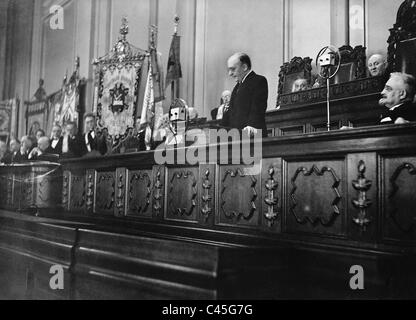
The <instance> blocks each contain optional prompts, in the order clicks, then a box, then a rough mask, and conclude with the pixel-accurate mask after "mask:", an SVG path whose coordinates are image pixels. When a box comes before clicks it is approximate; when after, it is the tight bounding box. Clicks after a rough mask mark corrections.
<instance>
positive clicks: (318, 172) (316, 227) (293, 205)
mask: <svg viewBox="0 0 416 320" xmlns="http://www.w3.org/2000/svg"><path fill="white" fill-rule="evenodd" d="M343 164H344V163H343V161H335V160H333V161H325V162H319V161H317V162H305V163H301V162H299V163H298V162H289V163H288V165H287V166H288V174H287V179H288V180H287V182H286V183H287V188H288V195H287V200H288V204H287V217H286V219H287V228H288V230H289V231H303V232H313V233H324V234H327V233H328V234H336V235H341V234H343V233H345V228H343V227H344V223H343V216H344V211H343V196H342V194H343V184H342V183H343V181H344V176H345V173H344V170H345V169H344V168H343Z"/></svg>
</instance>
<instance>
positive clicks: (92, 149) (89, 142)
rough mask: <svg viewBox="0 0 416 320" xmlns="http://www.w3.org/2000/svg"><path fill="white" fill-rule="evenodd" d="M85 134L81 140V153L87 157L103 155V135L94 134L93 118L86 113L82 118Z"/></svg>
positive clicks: (104, 148)
mask: <svg viewBox="0 0 416 320" xmlns="http://www.w3.org/2000/svg"><path fill="white" fill-rule="evenodd" d="M84 123H85V133H84V135H83V139H82V143H81V144H82V153H83V154H88V155H89V156H98V155H104V154H105V153H106V152H107V144H106V141H105V137H104V136H103V135H100V136H98V135H97V134H96V132H95V116H94V115H93V114H92V113H87V114H86V115H85V116H84Z"/></svg>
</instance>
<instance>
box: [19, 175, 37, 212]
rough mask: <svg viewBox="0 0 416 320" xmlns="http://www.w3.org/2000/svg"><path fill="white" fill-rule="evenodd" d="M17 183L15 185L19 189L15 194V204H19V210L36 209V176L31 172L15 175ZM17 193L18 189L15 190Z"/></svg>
mask: <svg viewBox="0 0 416 320" xmlns="http://www.w3.org/2000/svg"><path fill="white" fill-rule="evenodd" d="M15 179H16V180H17V183H16V184H15V185H16V186H17V188H18V190H17V192H16V193H15V195H16V197H17V199H16V198H15V201H14V204H16V203H19V209H24V208H31V207H34V206H35V204H36V202H35V195H36V193H35V190H34V183H33V181H34V174H32V173H31V172H22V173H21V174H18V175H15ZM15 191H16V189H15Z"/></svg>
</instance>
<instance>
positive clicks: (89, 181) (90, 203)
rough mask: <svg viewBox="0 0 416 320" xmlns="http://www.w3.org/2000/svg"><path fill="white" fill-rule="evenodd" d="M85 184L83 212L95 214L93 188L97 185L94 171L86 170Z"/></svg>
mask: <svg viewBox="0 0 416 320" xmlns="http://www.w3.org/2000/svg"><path fill="white" fill-rule="evenodd" d="M85 174H86V178H85V179H86V183H85V211H86V213H89V214H91V213H93V212H96V210H95V198H94V195H95V186H96V183H97V180H96V179H97V172H96V171H95V170H91V169H90V170H87V172H86V173H85Z"/></svg>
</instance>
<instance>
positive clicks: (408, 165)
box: [382, 157, 416, 241]
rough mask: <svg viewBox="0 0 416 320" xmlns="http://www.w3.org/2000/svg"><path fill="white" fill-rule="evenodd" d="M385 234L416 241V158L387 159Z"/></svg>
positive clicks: (395, 238)
mask: <svg viewBox="0 0 416 320" xmlns="http://www.w3.org/2000/svg"><path fill="white" fill-rule="evenodd" d="M382 168H383V171H384V172H383V178H384V180H383V181H384V185H383V188H384V190H383V191H384V192H383V204H384V206H383V207H384V210H383V222H384V224H383V235H384V237H386V238H388V239H393V240H411V241H416V211H415V208H416V192H415V190H416V158H415V157H386V158H384V159H383V165H382Z"/></svg>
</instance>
